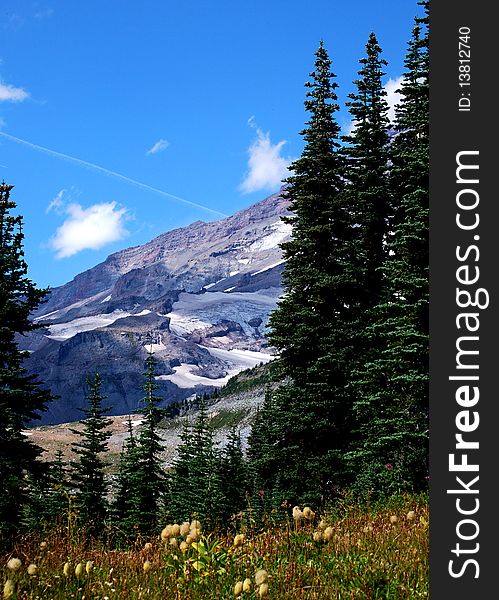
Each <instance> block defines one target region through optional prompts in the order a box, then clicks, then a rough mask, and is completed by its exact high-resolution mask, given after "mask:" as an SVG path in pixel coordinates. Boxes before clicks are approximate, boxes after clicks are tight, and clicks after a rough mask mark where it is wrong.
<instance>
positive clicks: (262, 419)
mask: <svg viewBox="0 0 499 600" xmlns="http://www.w3.org/2000/svg"><path fill="white" fill-rule="evenodd" d="M276 421H277V413H276V407H275V402H274V399H273V395H272V392H271V390H270V388H266V390H265V396H264V400H263V404H262V406H261V407H260V408H259V409H258V411H257V414H256V417H255V420H254V421H253V426H252V427H251V432H250V435H249V438H248V473H249V479H250V485H251V488H252V489H251V492H250V504H251V509H252V511H253V512H254V514H255V517H256V519H257V520H258V521H261V520H262V519H263V517H264V516H265V515H267V514H269V513H270V511H271V509H272V504H273V503H272V495H271V494H272V490H273V488H274V482H275V479H276V474H278V472H279V468H280V465H279V463H278V462H277V460H276V458H277V457H276V453H275V446H274V443H275V441H276V439H277V434H276V431H275V423H276Z"/></svg>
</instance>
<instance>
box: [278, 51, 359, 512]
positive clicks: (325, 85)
mask: <svg viewBox="0 0 499 600" xmlns="http://www.w3.org/2000/svg"><path fill="white" fill-rule="evenodd" d="M315 55H316V61H315V70H314V71H313V72H312V73H311V78H312V80H311V81H310V82H308V83H307V84H306V87H307V88H308V91H307V94H306V100H305V108H306V109H307V111H308V112H309V113H310V119H309V121H308V122H307V124H306V125H307V127H306V128H305V129H304V130H303V131H302V132H301V133H302V135H303V137H304V140H305V147H304V150H303V152H302V155H301V157H300V158H299V159H298V160H296V161H295V162H294V163H293V164H292V165H291V167H290V169H291V170H292V171H293V172H294V174H293V175H292V176H290V177H289V178H288V179H287V180H286V181H287V188H286V195H287V196H288V197H289V199H290V200H291V203H290V210H291V211H292V215H291V216H289V217H286V218H285V221H286V222H287V223H290V224H291V225H292V238H291V240H290V241H289V242H286V243H284V244H283V245H282V248H283V256H284V258H285V259H286V263H285V268H284V274H283V282H284V286H285V293H284V296H283V298H282V299H281V300H280V301H279V303H278V307H277V309H276V310H275V311H274V312H273V313H272V315H271V317H270V327H271V332H270V336H269V338H270V341H271V343H272V344H273V345H274V346H275V347H276V348H277V349H278V350H279V353H280V363H281V365H282V371H283V374H284V375H285V376H287V377H288V378H290V379H291V380H292V383H291V384H290V385H287V386H282V387H281V388H280V389H279V390H278V391H277V392H276V393H275V403H276V407H277V410H276V415H277V421H276V423H275V426H274V434H275V439H274V440H273V441H272V445H273V455H274V490H273V492H272V494H273V495H274V496H275V499H276V502H280V500H281V499H282V500H284V499H285V500H288V501H290V502H293V503H296V502H299V501H307V502H312V503H314V504H317V503H319V502H321V500H323V499H324V498H325V497H326V496H329V495H331V494H333V493H334V490H335V489H337V488H339V487H341V486H343V485H345V484H346V482H347V480H348V473H347V472H346V471H345V464H344V460H343V454H344V452H345V448H346V447H347V446H348V432H349V430H350V425H349V423H348V421H349V415H350V404H351V400H350V399H349V398H348V397H347V393H346V389H345V388H346V384H347V381H348V372H349V364H350V362H351V358H352V347H351V343H350V338H351V337H352V332H351V327H352V325H351V313H352V310H353V306H352V305H353V303H354V302H355V298H356V295H357V294H358V290H357V286H358V284H357V280H358V276H357V275H356V273H355V272H354V271H355V267H356V262H355V254H354V249H353V244H352V239H353V231H354V228H353V221H352V216H351V212H350V207H349V206H348V202H347V195H346V194H345V186H346V183H345V182H346V179H345V175H346V173H345V160H344V156H343V154H342V153H341V152H340V151H339V149H340V140H339V134H340V127H339V125H338V123H337V121H336V118H335V113H336V112H337V111H338V108H339V107H338V104H337V97H336V93H335V89H336V87H337V84H336V83H335V82H334V77H335V75H334V74H333V73H332V72H331V61H330V59H329V57H328V54H327V51H326V49H325V48H324V45H323V44H322V42H321V44H320V46H319V48H318V50H317V51H316V53H315Z"/></svg>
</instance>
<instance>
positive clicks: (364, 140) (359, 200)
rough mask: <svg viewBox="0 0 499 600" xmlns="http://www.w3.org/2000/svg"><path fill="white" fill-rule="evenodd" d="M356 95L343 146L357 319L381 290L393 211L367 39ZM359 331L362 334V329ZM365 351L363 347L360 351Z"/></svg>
mask: <svg viewBox="0 0 499 600" xmlns="http://www.w3.org/2000/svg"><path fill="white" fill-rule="evenodd" d="M359 62H360V64H361V65H362V68H361V69H360V70H359V73H358V74H359V79H357V80H355V81H354V84H355V86H356V91H355V92H353V93H351V94H349V95H348V97H349V98H350V101H349V102H347V106H348V107H349V110H350V114H351V115H352V119H353V123H352V125H353V131H352V133H351V134H350V135H349V136H346V137H345V138H344V139H345V141H346V142H347V144H348V145H347V147H346V149H345V155H346V157H347V162H348V167H347V179H348V183H349V185H348V187H347V191H346V193H347V196H348V199H349V200H348V204H349V207H350V214H351V215H352V218H353V221H354V227H355V231H354V240H353V243H354V247H355V258H356V260H357V265H356V273H357V275H358V276H359V277H360V280H359V282H358V292H359V298H358V308H359V310H360V313H359V317H360V318H362V316H363V315H365V311H366V310H368V309H370V308H371V307H372V306H374V305H376V304H377V303H378V301H379V299H380V295H381V289H382V285H383V283H382V282H383V276H382V267H383V264H384V262H385V258H386V248H385V246H386V238H387V233H388V217H389V214H390V209H391V187H390V180H389V135H388V126H389V120H388V116H387V115H388V104H387V102H386V91H385V89H384V88H383V83H382V77H383V75H384V74H385V73H384V72H383V67H384V66H386V65H387V62H386V60H384V59H382V58H381V48H380V46H379V44H378V41H377V39H376V35H375V34H374V33H371V34H370V36H369V39H368V42H367V44H366V56H365V57H364V58H362V59H361V60H360V61H359ZM360 325H361V326H360V327H359V331H362V330H363V326H362V324H360ZM363 349H364V350H365V346H364V348H363Z"/></svg>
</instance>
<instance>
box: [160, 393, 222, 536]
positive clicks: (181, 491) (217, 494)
mask: <svg viewBox="0 0 499 600" xmlns="http://www.w3.org/2000/svg"><path fill="white" fill-rule="evenodd" d="M213 438H214V434H213V429H212V428H211V427H210V425H209V422H208V414H207V412H206V406H205V403H204V402H203V400H201V401H200V404H199V410H198V412H197V415H196V418H195V420H194V422H193V423H192V424H189V423H186V424H185V426H184V430H183V432H182V433H181V435H180V440H181V442H180V444H179V446H178V448H177V452H178V454H177V458H176V459H175V461H174V463H173V467H172V472H171V474H170V478H169V484H168V504H167V513H168V515H169V517H170V519H171V520H172V521H178V522H180V521H185V520H188V519H191V518H193V517H196V518H200V519H203V523H204V524H205V525H207V526H212V527H213V526H215V525H218V524H220V522H221V519H222V517H221V513H222V512H223V506H224V503H223V493H222V490H221V483H220V476H219V469H218V468H217V465H218V464H219V456H218V453H217V451H216V448H215V443H214V439H213Z"/></svg>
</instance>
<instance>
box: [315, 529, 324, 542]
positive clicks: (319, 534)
mask: <svg viewBox="0 0 499 600" xmlns="http://www.w3.org/2000/svg"><path fill="white" fill-rule="evenodd" d="M314 542H322V531H314Z"/></svg>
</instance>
